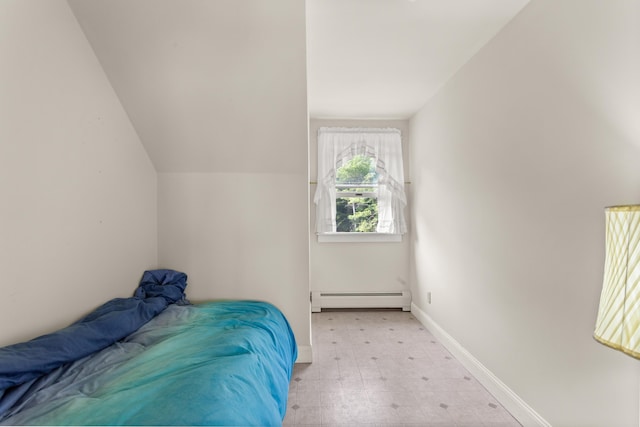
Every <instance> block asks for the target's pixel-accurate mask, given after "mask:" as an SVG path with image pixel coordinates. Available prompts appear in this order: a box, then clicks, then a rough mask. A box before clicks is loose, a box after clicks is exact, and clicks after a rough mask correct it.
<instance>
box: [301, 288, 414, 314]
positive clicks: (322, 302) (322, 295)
mask: <svg viewBox="0 0 640 427" xmlns="http://www.w3.org/2000/svg"><path fill="white" fill-rule="evenodd" d="M323 308H402V311H411V292H410V291H392V292H322V291H312V292H311V311H312V312H313V313H319V312H320V311H322V309H323Z"/></svg>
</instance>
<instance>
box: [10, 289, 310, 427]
mask: <svg viewBox="0 0 640 427" xmlns="http://www.w3.org/2000/svg"><path fill="white" fill-rule="evenodd" d="M296 357H297V350H296V343H295V338H294V336H293V333H292V331H291V328H290V326H289V324H288V322H287V320H286V319H285V317H284V315H283V314H282V313H281V312H280V311H279V310H278V309H277V308H275V307H274V306H272V305H270V304H268V303H264V302H254V301H218V302H210V303H205V304H198V305H185V306H178V305H171V306H169V307H168V308H167V309H165V310H164V311H163V312H162V313H161V314H160V315H158V316H157V317H155V318H154V319H152V320H151V321H150V322H149V323H147V324H146V325H144V326H143V327H142V328H140V329H139V330H138V331H136V332H134V333H133V334H132V335H130V336H128V337H127V338H126V339H124V340H122V341H119V342H117V343H115V344H113V345H112V346H110V347H107V348H106V349H104V350H102V351H99V352H97V353H95V354H92V355H90V356H87V357H85V358H83V359H80V360H78V361H76V362H73V363H71V364H68V365H65V366H63V367H60V368H58V369H56V370H54V371H53V372H51V373H50V374H48V375H46V376H44V377H42V378H40V379H39V380H38V381H36V382H35V383H34V384H33V385H32V386H31V390H30V392H29V393H27V394H26V395H25V396H24V397H23V398H22V399H21V400H20V401H19V402H18V403H16V404H15V405H14V406H13V407H12V408H11V410H10V411H9V412H8V413H6V414H3V415H5V417H4V418H3V419H2V421H1V422H0V424H6V425H213V426H279V425H281V423H282V419H283V418H284V414H285V411H286V403H287V396H288V389H289V381H290V379H291V373H292V369H293V363H294V362H295V359H296Z"/></svg>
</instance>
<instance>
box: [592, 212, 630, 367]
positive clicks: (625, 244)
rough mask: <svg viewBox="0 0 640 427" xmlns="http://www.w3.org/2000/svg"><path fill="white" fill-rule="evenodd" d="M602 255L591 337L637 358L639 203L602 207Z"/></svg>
mask: <svg viewBox="0 0 640 427" xmlns="http://www.w3.org/2000/svg"><path fill="white" fill-rule="evenodd" d="M605 220H606V256H605V265H604V280H603V284H602V294H601V296H600V307H599V309H598V317H597V320H596V328H595V332H594V334H593V336H594V338H595V339H596V340H598V341H599V342H601V343H602V344H604V345H607V346H609V347H612V348H615V349H616V350H620V351H622V352H624V353H626V354H628V355H630V356H632V357H635V358H637V359H640V205H627V206H611V207H608V208H606V209H605Z"/></svg>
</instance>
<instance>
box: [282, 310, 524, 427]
mask: <svg viewBox="0 0 640 427" xmlns="http://www.w3.org/2000/svg"><path fill="white" fill-rule="evenodd" d="M312 325H313V352H314V353H313V360H314V363H312V364H297V365H296V366H295V368H294V373H293V380H292V381H291V386H290V390H289V401H288V409H287V415H286V417H285V419H284V423H283V424H284V425H285V426H371V427H373V426H385V427H387V426H388V427H391V426H414V427H415V426H425V427H428V426H439V427H458V426H465V427H467V426H468V427H486V426H490V427H517V426H520V424H519V423H518V422H517V421H516V420H515V419H514V418H513V417H512V416H511V415H510V414H509V413H508V412H507V411H506V410H505V409H504V408H503V407H502V406H501V405H500V404H499V403H498V402H497V401H496V400H495V399H494V398H493V396H491V394H489V393H488V392H487V391H486V390H485V389H484V388H483V387H482V385H480V384H479V383H478V382H477V381H476V380H475V379H474V378H473V377H472V376H471V374H469V372H468V371H467V370H466V369H464V368H463V367H462V365H461V364H460V363H459V362H458V361H457V360H455V359H454V358H453V357H452V356H451V354H450V353H449V352H448V351H447V350H446V349H445V348H444V347H443V346H442V345H441V344H440V343H438V342H437V341H436V339H435V338H434V337H433V335H431V333H429V332H428V331H427V330H426V329H425V328H424V327H423V326H422V325H421V324H420V322H418V321H417V320H416V319H415V318H414V317H413V316H412V315H411V313H406V312H401V311H388V310H387V311H385V310H382V311H351V312H345V311H328V312H327V311H323V312H322V313H314V314H313V315H312Z"/></svg>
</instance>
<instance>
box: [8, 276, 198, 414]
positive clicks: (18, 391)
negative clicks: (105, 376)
mask: <svg viewBox="0 0 640 427" xmlns="http://www.w3.org/2000/svg"><path fill="white" fill-rule="evenodd" d="M186 286H187V275H186V274H184V273H181V272H178V271H174V270H167V269H163V270H152V271H145V272H144V274H143V276H142V279H141V281H140V285H139V286H138V288H137V289H136V290H135V292H134V296H133V297H132V298H116V299H112V300H110V301H108V302H107V303H105V304H103V305H102V306H100V307H98V308H97V309H95V310H94V311H92V312H91V313H90V314H88V315H87V316H85V317H84V318H82V319H80V320H78V321H77V322H75V323H73V324H72V325H70V326H68V327H66V328H64V329H61V330H59V331H56V332H53V333H51V334H47V335H43V336H40V337H38V338H35V339H33V340H31V341H27V342H23V343H19V344H14V345H10V346H7V347H2V348H0V414H2V413H3V412H4V411H6V409H7V408H8V407H10V406H11V405H13V403H15V401H16V400H17V399H19V398H20V396H21V395H22V394H23V393H25V392H26V391H27V390H28V389H29V387H30V386H31V384H32V383H33V381H34V380H35V379H37V378H39V377H41V376H42V375H44V374H46V373H49V372H51V371H53V370H54V369H56V368H58V367H60V366H62V365H64V364H67V363H70V362H73V361H75V360H78V359H80V358H83V357H85V356H88V355H89V354H92V353H94V352H96V351H98V350H102V349H103V348H105V347H107V346H109V345H111V344H113V343H115V342H116V341H118V340H121V339H122V338H124V337H126V336H127V335H129V334H131V333H133V332H134V331H136V330H137V329H138V328H140V327H141V326H142V325H144V324H145V323H147V322H148V321H149V320H151V319H152V318H154V317H155V316H157V315H158V314H159V313H161V312H162V311H163V310H164V309H165V308H167V307H168V306H169V304H173V303H177V302H186V300H185V294H184V290H185V288H186Z"/></svg>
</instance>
